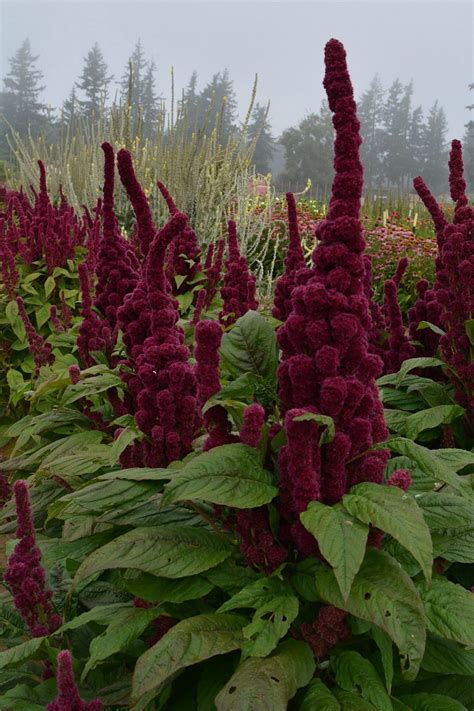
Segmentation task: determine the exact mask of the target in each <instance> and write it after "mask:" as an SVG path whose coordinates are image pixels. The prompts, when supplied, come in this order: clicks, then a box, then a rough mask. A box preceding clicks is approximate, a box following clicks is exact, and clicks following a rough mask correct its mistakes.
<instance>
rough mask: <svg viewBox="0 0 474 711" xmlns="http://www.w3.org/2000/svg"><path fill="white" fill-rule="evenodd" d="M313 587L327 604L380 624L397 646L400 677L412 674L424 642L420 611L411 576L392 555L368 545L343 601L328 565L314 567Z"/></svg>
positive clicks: (417, 595)
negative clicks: (400, 669)
mask: <svg viewBox="0 0 474 711" xmlns="http://www.w3.org/2000/svg"><path fill="white" fill-rule="evenodd" d="M316 589H317V592H318V594H319V595H320V597H321V598H322V599H323V600H324V601H325V602H327V603H329V604H330V605H334V606H335V607H338V608H340V609H341V610H346V612H349V613H350V614H351V615H354V616H355V617H359V618H361V619H363V620H367V621H368V622H371V623H372V624H374V625H376V626H377V627H380V628H381V629H382V630H383V631H384V632H385V633H386V634H387V635H388V636H389V637H390V639H392V640H393V641H394V642H395V644H396V646H397V647H398V650H399V653H400V662H401V668H402V675H403V677H404V678H405V679H406V680H408V681H410V680H412V679H414V678H415V677H416V675H417V673H418V669H419V667H420V663H421V659H422V657H423V653H424V648H425V641H426V626H425V617H424V610H423V605H422V602H421V598H420V596H419V593H418V591H417V589H416V587H415V585H414V584H413V582H412V580H411V578H410V577H409V576H408V575H407V574H406V573H405V571H404V570H403V569H402V568H401V566H400V564H399V563H398V562H397V561H396V560H395V559H394V558H392V557H391V556H389V555H388V554H387V553H384V552H382V551H378V550H375V549H373V548H368V549H367V552H366V555H365V559H364V562H363V563H362V566H361V568H360V570H359V572H358V573H357V575H356V576H355V578H354V582H353V583H352V588H351V592H350V594H349V597H348V599H347V600H344V598H343V597H342V595H341V591H340V589H339V585H338V583H337V581H336V578H335V576H334V573H333V571H332V570H330V569H329V568H327V569H319V570H318V572H317V574H316Z"/></svg>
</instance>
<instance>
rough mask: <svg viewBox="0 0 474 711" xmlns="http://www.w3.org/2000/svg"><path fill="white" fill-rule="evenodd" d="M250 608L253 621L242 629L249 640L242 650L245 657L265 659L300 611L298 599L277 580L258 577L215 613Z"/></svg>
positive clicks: (286, 585) (286, 586) (288, 588)
mask: <svg viewBox="0 0 474 711" xmlns="http://www.w3.org/2000/svg"><path fill="white" fill-rule="evenodd" d="M238 608H253V609H255V614H254V615H253V618H252V622H251V623H250V624H249V625H247V626H246V627H245V628H244V629H243V634H244V637H245V639H246V640H248V641H247V642H246V643H245V644H244V645H243V647H242V651H243V654H244V656H252V657H264V656H267V655H268V654H270V652H271V651H272V650H273V649H274V648H275V647H276V646H277V644H278V642H279V641H280V639H281V638H282V637H284V635H285V634H286V633H287V632H288V630H289V627H290V624H291V623H292V622H293V620H294V619H295V618H296V616H297V614H298V610H299V603H298V598H297V597H296V596H295V595H294V594H293V591H292V589H291V587H290V586H289V585H288V583H286V582H285V581H283V580H280V579H279V578H259V579H258V580H257V581H255V582H253V583H250V585H246V586H245V587H244V588H243V589H242V590H240V591H239V592H238V593H236V594H235V595H234V596H233V597H231V598H230V600H227V601H226V602H225V603H224V604H223V605H221V607H220V608H219V609H218V612H229V611H230V610H235V609H238Z"/></svg>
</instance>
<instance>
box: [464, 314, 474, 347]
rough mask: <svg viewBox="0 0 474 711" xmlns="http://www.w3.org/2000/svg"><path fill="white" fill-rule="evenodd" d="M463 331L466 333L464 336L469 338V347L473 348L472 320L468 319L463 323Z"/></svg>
mask: <svg viewBox="0 0 474 711" xmlns="http://www.w3.org/2000/svg"><path fill="white" fill-rule="evenodd" d="M464 329H465V331H466V336H467V337H468V338H469V342H470V344H471V346H474V319H472V318H471V319H469V320H468V321H466V322H465V323H464Z"/></svg>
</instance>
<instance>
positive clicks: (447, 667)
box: [421, 634, 474, 679]
mask: <svg viewBox="0 0 474 711" xmlns="http://www.w3.org/2000/svg"><path fill="white" fill-rule="evenodd" d="M421 668H422V669H424V670H425V671H427V672H432V673H433V674H461V675H465V676H468V677H470V678H473V679H474V649H465V648H464V647H462V646H461V645H460V644H457V643H456V642H453V641H452V640H449V639H443V638H442V637H436V636H434V635H432V634H430V635H428V639H427V642H426V649H425V656H424V657H423V661H422V662H421Z"/></svg>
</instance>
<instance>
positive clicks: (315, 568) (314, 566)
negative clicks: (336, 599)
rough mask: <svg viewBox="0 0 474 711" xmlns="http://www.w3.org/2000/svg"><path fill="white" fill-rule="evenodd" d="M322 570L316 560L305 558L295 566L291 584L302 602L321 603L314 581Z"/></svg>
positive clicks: (319, 562)
mask: <svg viewBox="0 0 474 711" xmlns="http://www.w3.org/2000/svg"><path fill="white" fill-rule="evenodd" d="M322 568H323V564H322V562H321V561H320V560H318V559H316V558H306V559H305V560H302V561H300V562H299V563H297V564H296V566H295V572H294V573H293V575H292V576H291V584H292V585H293V587H294V588H295V590H296V591H297V593H298V595H299V596H300V597H302V598H303V600H307V601H308V602H321V598H320V596H319V595H318V592H317V590H316V583H315V580H316V575H317V574H318V572H319V571H320V570H321V569H322Z"/></svg>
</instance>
